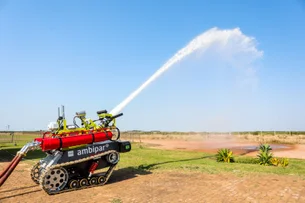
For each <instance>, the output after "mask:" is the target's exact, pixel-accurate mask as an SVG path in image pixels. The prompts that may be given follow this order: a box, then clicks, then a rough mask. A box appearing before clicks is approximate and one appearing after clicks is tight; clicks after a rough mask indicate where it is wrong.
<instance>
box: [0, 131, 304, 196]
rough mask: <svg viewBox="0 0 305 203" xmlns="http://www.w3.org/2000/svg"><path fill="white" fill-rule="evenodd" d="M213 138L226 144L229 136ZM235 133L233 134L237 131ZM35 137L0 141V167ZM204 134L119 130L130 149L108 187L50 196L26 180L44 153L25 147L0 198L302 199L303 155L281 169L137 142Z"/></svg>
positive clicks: (249, 159) (245, 158)
mask: <svg viewBox="0 0 305 203" xmlns="http://www.w3.org/2000/svg"><path fill="white" fill-rule="evenodd" d="M210 135H211V134H210ZM217 136H220V137H223V138H222V139H223V140H224V141H225V142H227V140H226V139H228V137H227V136H228V135H220V134H218V135H217ZM234 136H237V138H238V135H234ZM257 136H261V135H257ZM292 136H294V135H292ZM35 137H39V134H31V133H29V134H27V133H23V134H19V138H20V139H18V140H17V142H16V145H15V143H6V144H4V143H2V144H0V171H1V170H3V169H4V167H5V166H6V165H7V164H8V161H10V160H11V159H12V158H13V156H14V155H15V154H16V153H17V151H18V150H20V148H21V147H22V146H23V145H24V144H25V143H27V142H29V141H31V140H33V139H34V138H35ZM206 137H207V136H206V134H198V133H196V134H179V133H175V134H166V135H164V134H162V133H161V134H160V133H153V134H150V133H135V134H132V133H124V134H123V135H122V138H123V140H131V141H132V149H131V151H130V152H129V153H122V154H121V158H120V162H119V164H118V166H117V168H116V170H115V172H114V174H113V177H112V179H111V180H110V182H109V183H108V184H107V185H105V186H103V187H102V188H93V189H89V190H81V191H76V192H71V193H66V194H60V195H56V196H52V197H50V196H46V195H45V193H44V192H43V191H41V189H40V188H39V186H37V185H35V184H33V182H32V180H31V179H30V169H31V166H32V165H33V164H35V163H36V162H37V161H38V160H39V159H40V158H42V157H44V156H45V154H44V153H43V152H41V151H30V152H29V153H28V154H27V156H26V157H25V158H24V159H23V160H22V161H21V163H19V165H18V166H17V168H16V169H15V170H14V171H13V173H12V175H11V176H10V177H9V178H8V180H7V182H6V183H5V184H4V186H3V187H2V188H1V189H0V202H12V201H16V202H18V201H20V202H41V201H44V202H59V201H65V202H77V201H87V200H88V199H90V200H92V202H99V201H101V199H103V200H104V202H147V201H148V200H151V202H173V199H175V200H177V201H174V202H179V201H181V202H201V201H202V198H203V197H202V192H203V191H204V200H205V201H206V202H219V201H221V202H257V201H259V202H295V201H294V200H300V201H303V200H304V201H305V194H304V192H303V191H305V187H304V185H305V184H304V182H303V181H304V180H305V170H304V168H305V159H294V158H290V159H289V165H288V166H287V167H285V168H283V167H281V166H278V167H275V166H263V165H259V164H258V159H257V158H256V157H251V156H246V155H234V158H235V162H234V163H224V162H217V161H216V157H215V155H216V153H211V152H202V151H196V150H195V151H188V150H179V149H175V150H167V149H161V148H155V147H154V146H153V145H152V144H150V143H147V142H145V141H142V140H145V139H151V140H155V141H156V140H157V141H160V142H164V141H176V140H183V141H185V140H191V139H192V140H204V139H206ZM230 139H232V137H231V138H230ZM241 139H243V138H241ZM133 140H134V141H137V142H134V141H133ZM212 142H213V140H212ZM279 142H280V141H279ZM277 143H278V142H277ZM15 180H18V185H16V181H15ZM105 198H106V199H107V198H108V200H109V201H107V200H105ZM178 199H179V201H178ZM291 200H292V201H291Z"/></svg>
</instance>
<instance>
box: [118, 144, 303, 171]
mask: <svg viewBox="0 0 305 203" xmlns="http://www.w3.org/2000/svg"><path fill="white" fill-rule="evenodd" d="M234 158H235V163H223V162H217V161H216V157H215V154H207V153H202V152H193V151H176V150H175V151H172V150H160V149H152V148H148V147H140V145H139V144H136V143H133V145H132V151H131V152H129V153H125V154H121V161H120V163H119V166H120V168H124V167H134V168H135V169H138V170H148V171H167V170H179V171H198V172H205V173H211V174H217V173H222V172H232V173H240V174H247V173H265V174H270V173H271V174H279V175H299V176H304V177H305V170H304V168H305V160H301V159H289V165H288V166H287V167H286V168H282V167H274V166H261V165H259V164H258V160H257V158H256V157H248V156H234Z"/></svg>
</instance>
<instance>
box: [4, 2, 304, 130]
mask: <svg viewBox="0 0 305 203" xmlns="http://www.w3.org/2000/svg"><path fill="white" fill-rule="evenodd" d="M212 27H218V28H219V29H233V28H236V27H239V28H240V29H241V31H242V32H243V33H244V34H245V35H247V36H251V37H254V38H255V39H256V41H257V42H258V46H257V49H259V50H262V51H263V52H264V55H263V58H262V59H261V60H260V61H259V62H258V63H259V68H258V72H257V75H256V77H257V79H258V84H257V87H256V88H254V89H251V88H248V89H247V87H238V86H234V85H232V86H229V85H228V84H233V83H234V80H235V79H234V76H232V72H230V71H228V70H225V71H223V72H219V71H218V72H217V71H215V70H214V71H213V68H202V67H203V66H204V65H206V66H207V64H208V65H209V67H213V66H214V65H215V66H216V64H218V61H217V56H216V57H215V56H214V57H212V58H213V60H209V62H208V63H206V64H205V62H202V61H201V62H200V60H199V61H198V60H197V61H196V62H194V61H192V60H190V59H189V60H186V61H185V62H182V63H181V64H179V65H178V66H176V67H173V68H172V69H170V70H169V71H168V72H167V73H166V74H164V75H163V76H162V77H160V78H159V79H158V80H156V81H155V82H153V83H152V84H151V85H150V86H149V87H148V88H147V89H145V90H144V91H143V92H142V93H141V94H139V95H138V97H136V98H135V99H134V100H133V101H132V102H131V103H130V104H129V105H128V106H127V107H126V108H125V109H124V110H123V113H124V116H123V117H122V118H121V119H118V121H117V122H118V126H119V127H120V128H121V129H122V130H132V129H140V130H173V131H174V130H182V131H207V130H217V131H226V130H305V80H304V76H305V2H304V1H301V0H291V1H275V0H271V1H262V0H261V1H260V0H259V1H241V0H239V1H238V0H233V1H218V0H213V1H212V0H206V1H199V0H198V1H194V0H189V1H178V2H177V1H161V0H155V1H139V0H133V1H115V0H113V1H97V0H92V1H72V0H69V1H68V0H66V1H59V0H56V1H33V0H29V1H22V0H19V1H17V0H16V1H13V0H7V1H6V0H0V70H1V80H0V94H1V100H0V129H3V130H4V129H5V128H6V126H7V125H8V124H9V125H10V126H11V129H12V130H33V129H46V126H47V124H48V123H49V122H51V121H54V120H56V118H57V107H58V106H60V105H62V104H63V105H65V107H66V115H67V119H68V122H69V123H72V117H73V115H74V113H75V112H76V111H80V110H86V111H87V113H88V116H89V117H92V118H95V117H96V114H95V112H96V111H97V110H101V109H108V110H109V111H110V110H111V109H112V108H114V107H115V106H116V105H118V104H119V103H120V102H121V101H122V100H123V99H125V98H126V97H127V96H128V95H129V94H130V93H131V92H132V91H134V90H135V89H136V88H137V87H138V86H139V85H141V84H142V83H143V82H144V81H145V80H146V79H147V78H148V77H149V76H150V75H152V74H153V73H154V72H155V71H156V70H157V69H158V68H159V67H161V66H162V65H163V63H164V62H166V61H167V60H168V59H169V58H170V57H171V56H172V55H173V54H175V53H176V51H178V50H179V49H180V48H182V47H183V46H185V45H186V44H187V43H188V42H189V41H190V40H192V39H193V38H194V37H195V36H197V35H198V34H200V33H202V32H204V31H206V30H208V29H210V28H212ZM202 57H204V56H202ZM214 63H215V64H214ZM218 65H219V64H218ZM222 65H223V66H224V65H225V64H222ZM217 70H219V69H217Z"/></svg>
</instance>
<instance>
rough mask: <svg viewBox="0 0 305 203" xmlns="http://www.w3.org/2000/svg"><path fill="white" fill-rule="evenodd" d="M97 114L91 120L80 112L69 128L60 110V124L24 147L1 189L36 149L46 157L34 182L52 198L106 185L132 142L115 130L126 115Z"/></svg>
mask: <svg viewBox="0 0 305 203" xmlns="http://www.w3.org/2000/svg"><path fill="white" fill-rule="evenodd" d="M97 114H98V117H99V118H98V119H97V120H91V119H87V118H86V112H85V111H81V112H77V113H76V115H75V117H74V119H73V122H74V125H67V122H66V118H65V113H64V106H62V115H60V108H58V119H57V122H52V123H50V124H49V125H48V128H49V131H47V132H45V133H43V135H42V137H39V138H35V139H34V141H32V142H29V143H27V144H26V145H25V146H23V148H21V150H20V151H18V152H17V154H16V156H15V157H14V159H13V160H12V161H11V163H10V164H9V165H8V166H7V168H6V169H5V170H4V171H3V172H2V173H1V174H0V187H1V186H2V185H3V184H4V182H5V181H6V180H7V178H8V177H9V176H10V175H11V173H12V172H13V170H14V169H15V168H16V166H17V165H18V163H19V162H20V161H21V159H22V157H24V156H26V154H27V153H28V152H29V151H33V150H41V151H43V152H45V153H46V157H44V158H42V159H41V160H39V161H38V162H37V163H36V164H35V165H34V166H33V167H32V169H31V179H32V180H33V181H34V183H36V184H38V185H40V187H41V188H42V189H43V190H44V191H45V192H46V193H47V194H49V195H53V194H58V193H62V192H68V191H71V190H79V189H83V188H88V187H95V186H100V185H104V184H106V183H107V181H108V179H109V178H110V176H111V175H112V172H113V171H114V169H115V167H116V165H117V164H118V162H119V161H120V153H126V152H129V151H130V150H131V143H130V142H129V141H122V140H120V130H119V129H118V128H117V127H116V122H115V120H116V118H118V117H120V116H122V115H123V113H120V114H117V115H112V114H109V113H108V112H107V110H101V111H97ZM76 118H78V119H80V120H81V126H78V125H77V124H76V120H75V119H76ZM97 121H99V123H96V122H97ZM115 134H117V135H116V136H115ZM107 168H108V170H106V172H101V173H99V170H102V169H107Z"/></svg>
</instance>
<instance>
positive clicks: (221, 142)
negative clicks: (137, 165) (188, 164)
mask: <svg viewBox="0 0 305 203" xmlns="http://www.w3.org/2000/svg"><path fill="white" fill-rule="evenodd" d="M136 141H138V140H136ZM141 142H143V143H146V144H148V145H150V146H151V147H153V148H159V149H170V150H192V151H202V152H213V153H215V152H217V150H218V149H219V148H230V149H232V151H233V152H234V153H235V154H245V155H247V156H256V155H257V150H255V149H254V148H255V147H258V146H259V143H255V142H246V141H237V140H233V139H227V140H225V139H209V140H188V141H185V140H158V139H142V140H141ZM270 145H271V147H272V148H273V150H272V153H273V154H274V156H278V157H286V158H299V159H305V145H301V144H299V145H285V144H270Z"/></svg>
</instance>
